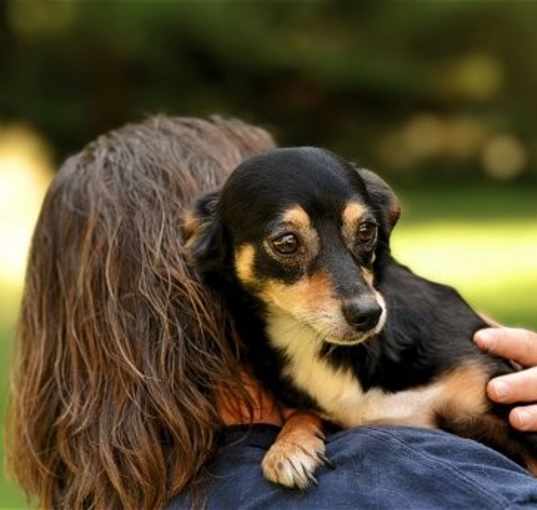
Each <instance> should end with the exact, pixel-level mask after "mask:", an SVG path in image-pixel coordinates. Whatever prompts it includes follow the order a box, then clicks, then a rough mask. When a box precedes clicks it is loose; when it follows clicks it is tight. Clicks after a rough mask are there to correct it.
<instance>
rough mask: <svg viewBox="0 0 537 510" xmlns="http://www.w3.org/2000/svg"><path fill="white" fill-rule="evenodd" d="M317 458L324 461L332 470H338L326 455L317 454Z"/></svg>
mask: <svg viewBox="0 0 537 510" xmlns="http://www.w3.org/2000/svg"><path fill="white" fill-rule="evenodd" d="M317 456H318V457H319V459H321V460H322V462H323V464H324V465H325V466H326V467H328V468H330V469H332V470H334V469H336V465H335V464H334V463H333V462H332V461H331V460H330V459H329V458H328V457H327V456H326V455H325V454H324V453H317Z"/></svg>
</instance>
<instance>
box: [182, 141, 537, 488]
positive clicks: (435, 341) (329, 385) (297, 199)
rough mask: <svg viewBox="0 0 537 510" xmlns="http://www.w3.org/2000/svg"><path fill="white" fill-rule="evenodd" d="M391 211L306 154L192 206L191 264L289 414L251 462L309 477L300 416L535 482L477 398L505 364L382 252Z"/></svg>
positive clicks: (392, 202)
mask: <svg viewBox="0 0 537 510" xmlns="http://www.w3.org/2000/svg"><path fill="white" fill-rule="evenodd" d="M399 212H400V211H399V202H398V200H397V198H396V196H395V194H394V193H393V191H392V190H391V189H390V187H389V186H388V185H387V184H386V183H385V182H384V181H383V180H382V179H380V178H379V177H378V176H377V175H376V174H374V173H372V172H370V171H368V170H365V169H360V168H357V167H356V166H354V165H352V164H350V163H348V162H346V161H343V160H342V159H340V158H338V157H337V156H335V155H334V154H332V153H330V152H328V151H325V150H321V149H316V148H293V149H276V150H273V151H271V152H268V153H266V154H264V155H261V156H256V157H253V158H251V159H249V160H247V161H246V162H244V163H242V164H241V165H240V166H239V167H238V168H237V169H236V170H235V171H234V172H233V173H232V175H231V176H230V177H229V179H228V181H227V182H226V184H225V185H224V188H223V189H222V190H221V191H217V192H214V193H211V194H209V195H206V196H205V197H203V198H201V199H200V200H199V201H198V203H197V206H196V209H195V211H194V213H193V214H194V218H196V225H197V226H196V229H195V232H193V234H192V238H191V241H190V246H191V249H192V253H193V257H194V259H195V261H196V263H197V267H198V269H199V270H200V271H201V272H202V274H203V275H204V276H205V279H206V281H207V283H208V284H209V285H211V286H213V287H214V288H216V289H218V290H219V291H220V292H221V293H223V294H224V295H225V297H226V299H227V302H228V304H229V307H230V310H231V312H232V314H233V315H234V317H235V322H236V326H237V328H238V330H239V333H240V335H241V337H242V339H243V341H244V343H245V345H246V350H247V352H246V355H247V359H248V361H249V362H250V363H251V364H252V367H253V370H254V373H255V375H256V376H257V377H258V378H259V379H260V380H261V381H262V382H263V384H265V385H266V386H267V387H268V388H269V389H270V390H271V391H272V392H273V393H274V395H275V396H276V397H277V398H278V399H279V400H280V401H281V402H283V403H284V404H285V405H287V406H289V407H291V408H293V409H296V410H298V411H297V412H296V413H295V414H294V415H293V416H292V417H291V419H290V420H289V421H288V422H287V423H286V425H285V427H284V429H283V431H282V433H281V434H280V436H279V438H278V440H277V441H276V443H275V444H274V445H273V447H272V448H271V449H270V450H269V452H268V453H267V456H266V458H265V461H264V463H263V469H264V472H265V475H266V476H267V478H269V479H271V480H273V481H276V482H279V483H282V484H284V485H288V486H298V487H305V486H307V485H308V484H309V483H310V482H312V481H314V480H315V479H314V477H313V472H314V471H315V469H316V468H317V467H318V465H319V464H320V463H321V462H322V461H323V459H324V460H326V459H325V458H324V457H323V455H324V444H323V441H322V440H321V439H322V433H321V427H320V423H319V420H318V418H316V417H315V415H314V414H312V413H311V412H312V411H313V412H314V413H316V415H318V416H321V417H322V418H324V419H327V420H330V421H332V422H334V423H336V424H339V425H340V426H343V427H351V426H358V425H362V424H376V423H382V424H400V425H413V426H422V427H439V428H442V429H444V430H448V431H452V432H454V433H456V434H459V435H461V436H465V437H469V438H474V439H477V440H480V441H482V442H484V443H486V444H488V445H490V446H493V447H494V448H496V449H498V450H500V451H501V452H503V453H505V454H506V455H508V456H509V457H511V458H512V459H514V460H515V461H517V462H519V463H520V464H522V465H524V466H526V467H528V468H529V469H532V470H533V471H534V472H535V461H534V459H535V456H534V453H535V445H537V441H536V438H535V435H533V434H522V433H519V432H517V431H515V430H514V429H512V428H510V426H509V425H508V420H507V415H508V412H509V410H510V407H509V406H500V405H497V404H493V403H492V402H490V401H489V400H488V399H487V397H486V394H485V386H486V383H487V382H488V380H489V379H490V378H491V377H494V376H497V375H500V374H505V373H509V372H512V371H513V370H514V368H513V367H512V366H511V365H510V364H509V363H508V362H506V361H504V360H502V359H499V358H495V357H492V356H490V355H487V354H484V353H482V352H480V351H479V349H477V348H476V347H475V346H474V344H473V342H472V336H473V334H474V333H475V332H476V331H477V330H478V329H480V328H483V327H486V326H487V324H486V323H485V322H484V321H483V320H482V319H481V318H480V316H478V315H477V314H476V313H475V312H474V311H473V310H472V309H471V308H470V307H469V306H468V304H467V303H466V302H465V301H464V300H463V299H462V298H461V297H460V295H459V294H458V293H457V292H456V291H455V290H453V289H452V288H450V287H446V286H445V285H440V284H437V283H433V282H430V281H428V280H425V279H423V278H421V277H419V276H417V275H415V274H414V273H412V272H411V271H410V270H409V269H408V268H406V267H404V266H402V265H401V264H399V263H398V262H396V260H395V259H394V258H393V257H392V256H391V254H390V245H389V241H390V233H391V230H392V228H393V227H394V226H395V224H396V222H397V220H398V218H399ZM282 251H283V252H287V253H282Z"/></svg>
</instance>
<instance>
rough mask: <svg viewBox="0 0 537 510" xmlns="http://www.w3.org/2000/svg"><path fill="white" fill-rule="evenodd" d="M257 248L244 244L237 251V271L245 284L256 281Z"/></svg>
mask: <svg viewBox="0 0 537 510" xmlns="http://www.w3.org/2000/svg"><path fill="white" fill-rule="evenodd" d="M254 257H255V248H254V247H253V245H251V244H243V245H242V246H239V247H238V248H237V249H236V250H235V271H236V273H237V277H238V278H239V280H240V281H241V282H243V283H251V282H252V281H253V280H254Z"/></svg>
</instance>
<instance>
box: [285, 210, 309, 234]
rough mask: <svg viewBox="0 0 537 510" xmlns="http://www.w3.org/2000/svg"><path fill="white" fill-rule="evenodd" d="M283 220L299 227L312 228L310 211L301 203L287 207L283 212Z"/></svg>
mask: <svg viewBox="0 0 537 510" xmlns="http://www.w3.org/2000/svg"><path fill="white" fill-rule="evenodd" d="M282 221H283V222H285V223H291V224H292V225H294V226H295V227H297V228H299V229H309V228H311V221H310V217H309V216H308V213H307V212H306V211H304V209H302V207H300V206H299V205H294V206H292V207H290V208H289V209H286V210H285V211H284V213H283V214H282Z"/></svg>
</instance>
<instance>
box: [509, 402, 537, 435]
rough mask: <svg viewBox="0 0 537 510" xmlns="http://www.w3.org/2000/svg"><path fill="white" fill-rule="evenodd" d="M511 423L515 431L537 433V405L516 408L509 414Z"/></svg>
mask: <svg viewBox="0 0 537 510" xmlns="http://www.w3.org/2000/svg"><path fill="white" fill-rule="evenodd" d="M509 422H510V423H511V425H512V426H513V427H514V428H515V429H518V430H523V431H524V432H537V405H536V404H534V405H530V406H524V407H515V408H514V409H512V410H511V412H510V413H509Z"/></svg>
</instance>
